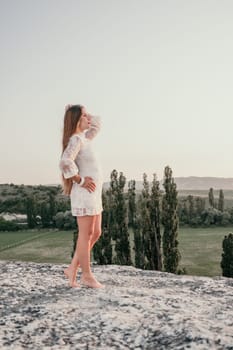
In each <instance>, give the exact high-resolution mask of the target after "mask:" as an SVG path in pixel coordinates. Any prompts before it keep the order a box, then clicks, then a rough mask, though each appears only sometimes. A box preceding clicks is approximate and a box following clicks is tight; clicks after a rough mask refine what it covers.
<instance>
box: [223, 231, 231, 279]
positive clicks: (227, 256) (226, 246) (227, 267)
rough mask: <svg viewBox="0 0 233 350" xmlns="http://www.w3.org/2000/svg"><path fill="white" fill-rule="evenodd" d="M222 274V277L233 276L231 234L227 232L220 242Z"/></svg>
mask: <svg viewBox="0 0 233 350" xmlns="http://www.w3.org/2000/svg"><path fill="white" fill-rule="evenodd" d="M222 248H223V253H222V261H221V268H222V275H223V276H224V277H233V234H232V233H229V235H228V236H225V237H224V239H223V242H222Z"/></svg>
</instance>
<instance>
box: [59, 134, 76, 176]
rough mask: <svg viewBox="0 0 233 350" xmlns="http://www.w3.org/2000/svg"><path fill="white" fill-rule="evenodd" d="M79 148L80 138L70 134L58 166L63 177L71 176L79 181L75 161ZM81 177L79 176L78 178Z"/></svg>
mask: <svg viewBox="0 0 233 350" xmlns="http://www.w3.org/2000/svg"><path fill="white" fill-rule="evenodd" d="M80 148H81V140H80V138H79V137H78V136H72V137H71V138H70V140H69V143H68V145H67V147H66V148H65V150H64V152H63V154H62V157H61V160H60V163H59V167H60V169H61V171H62V173H63V175H64V178H65V179H69V178H72V179H73V180H75V181H77V182H79V178H80V176H79V175H78V173H79V169H78V167H77V165H76V163H75V161H74V160H75V158H76V157H77V154H78V152H79V151H80ZM80 179H81V178H80Z"/></svg>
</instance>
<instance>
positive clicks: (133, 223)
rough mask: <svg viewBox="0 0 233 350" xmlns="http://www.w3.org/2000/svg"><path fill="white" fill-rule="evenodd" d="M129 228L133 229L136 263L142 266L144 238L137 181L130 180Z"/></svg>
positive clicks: (137, 265) (134, 258)
mask: <svg viewBox="0 0 233 350" xmlns="http://www.w3.org/2000/svg"><path fill="white" fill-rule="evenodd" d="M128 228H129V230H132V235H130V237H132V239H131V240H133V242H134V246H133V250H134V257H132V258H133V260H134V265H135V266H136V267H138V268H141V267H142V239H141V231H140V221H139V219H138V216H137V205H136V181H135V180H130V181H129V183H128Z"/></svg>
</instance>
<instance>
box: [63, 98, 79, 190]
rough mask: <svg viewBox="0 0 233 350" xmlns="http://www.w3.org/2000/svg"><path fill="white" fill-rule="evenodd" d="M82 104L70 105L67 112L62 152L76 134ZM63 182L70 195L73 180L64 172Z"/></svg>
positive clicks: (64, 188)
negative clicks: (67, 177)
mask: <svg viewBox="0 0 233 350" xmlns="http://www.w3.org/2000/svg"><path fill="white" fill-rule="evenodd" d="M82 107H83V106H81V105H73V106H69V107H68V108H67V110H66V112H65V116H64V127H63V136H62V153H63V152H64V150H65V148H66V147H67V145H68V142H69V139H70V137H71V136H72V135H73V134H74V132H75V130H76V128H77V124H78V122H79V120H80V117H81V115H82ZM62 183H63V186H62V187H63V193H64V194H66V195H69V194H70V192H71V188H72V180H71V179H65V177H64V175H63V174H62Z"/></svg>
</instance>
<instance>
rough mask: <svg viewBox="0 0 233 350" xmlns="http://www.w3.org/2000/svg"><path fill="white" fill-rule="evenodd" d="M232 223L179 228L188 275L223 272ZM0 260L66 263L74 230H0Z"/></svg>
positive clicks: (68, 258) (212, 274) (213, 274)
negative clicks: (224, 249) (225, 242)
mask: <svg viewBox="0 0 233 350" xmlns="http://www.w3.org/2000/svg"><path fill="white" fill-rule="evenodd" d="M232 231H233V228H232V227H230V228H229V227H228V228H225V227H218V228H216V227H214V228H206V229H203V228H180V230H179V237H178V239H179V249H180V252H181V256H182V259H181V262H180V268H184V267H185V268H186V270H187V273H188V274H189V275H197V276H216V275H221V274H222V271H221V268H220V261H221V254H222V240H223V238H224V236H225V235H227V234H228V233H229V232H232ZM0 246H1V247H2V250H0V260H16V261H17V260H18V261H34V262H50V263H63V264H66V263H67V264H68V263H69V262H70V259H71V257H70V255H71V250H72V247H73V231H55V230H54V231H46V230H41V231H36V230H33V231H19V232H0Z"/></svg>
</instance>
